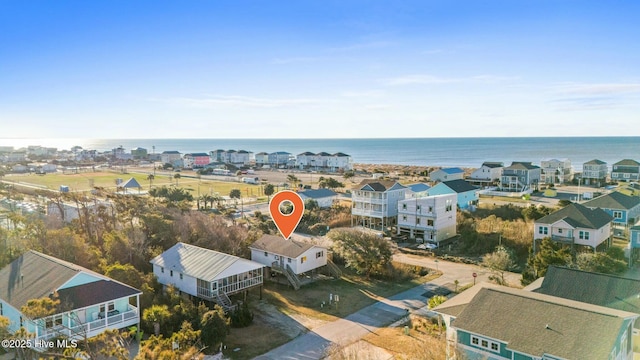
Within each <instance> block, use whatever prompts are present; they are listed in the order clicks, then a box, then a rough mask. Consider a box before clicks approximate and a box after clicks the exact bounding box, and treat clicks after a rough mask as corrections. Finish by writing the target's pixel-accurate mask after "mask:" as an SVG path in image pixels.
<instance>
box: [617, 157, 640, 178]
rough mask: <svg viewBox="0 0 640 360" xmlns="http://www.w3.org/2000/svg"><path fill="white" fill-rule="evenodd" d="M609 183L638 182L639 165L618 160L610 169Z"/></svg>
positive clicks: (630, 161)
mask: <svg viewBox="0 0 640 360" xmlns="http://www.w3.org/2000/svg"><path fill="white" fill-rule="evenodd" d="M611 181H626V182H629V181H640V163H638V162H637V161H635V160H631V159H624V160H620V161H618V162H617V163H615V164H613V166H612V167H611Z"/></svg>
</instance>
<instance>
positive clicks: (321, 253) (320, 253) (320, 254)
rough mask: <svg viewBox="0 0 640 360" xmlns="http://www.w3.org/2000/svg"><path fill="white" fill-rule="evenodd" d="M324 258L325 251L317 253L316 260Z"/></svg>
mask: <svg viewBox="0 0 640 360" xmlns="http://www.w3.org/2000/svg"><path fill="white" fill-rule="evenodd" d="M323 256H324V251H318V252H317V253H316V259H317V258H321V257H323Z"/></svg>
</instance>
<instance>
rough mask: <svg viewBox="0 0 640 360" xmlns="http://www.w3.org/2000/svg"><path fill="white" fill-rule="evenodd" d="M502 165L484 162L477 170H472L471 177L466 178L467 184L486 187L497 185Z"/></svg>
mask: <svg viewBox="0 0 640 360" xmlns="http://www.w3.org/2000/svg"><path fill="white" fill-rule="evenodd" d="M503 168H504V163H501V162H495V161H485V162H483V163H482V166H480V167H479V168H478V169H476V170H474V171H473V172H472V173H471V175H470V176H469V177H468V178H466V179H465V180H467V181H468V182H469V183H471V184H473V185H479V186H488V185H492V184H497V183H498V182H499V181H500V176H501V175H502V169H503Z"/></svg>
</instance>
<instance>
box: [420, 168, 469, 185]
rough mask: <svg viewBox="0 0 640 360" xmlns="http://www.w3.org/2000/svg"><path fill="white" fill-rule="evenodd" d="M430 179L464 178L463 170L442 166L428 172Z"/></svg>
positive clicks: (448, 179)
mask: <svg viewBox="0 0 640 360" xmlns="http://www.w3.org/2000/svg"><path fill="white" fill-rule="evenodd" d="M429 178H430V179H431V181H434V182H436V181H450V180H462V179H463V178H464V170H462V169H460V168H457V167H455V168H443V169H440V170H436V171H433V172H431V174H429Z"/></svg>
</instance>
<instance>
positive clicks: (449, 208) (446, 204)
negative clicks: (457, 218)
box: [444, 200, 453, 211]
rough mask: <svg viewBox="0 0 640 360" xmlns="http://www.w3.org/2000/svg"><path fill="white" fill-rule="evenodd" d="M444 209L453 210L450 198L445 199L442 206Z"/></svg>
mask: <svg viewBox="0 0 640 360" xmlns="http://www.w3.org/2000/svg"><path fill="white" fill-rule="evenodd" d="M444 210H445V211H451V210H453V203H452V202H451V200H447V201H446V202H445V208H444Z"/></svg>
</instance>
